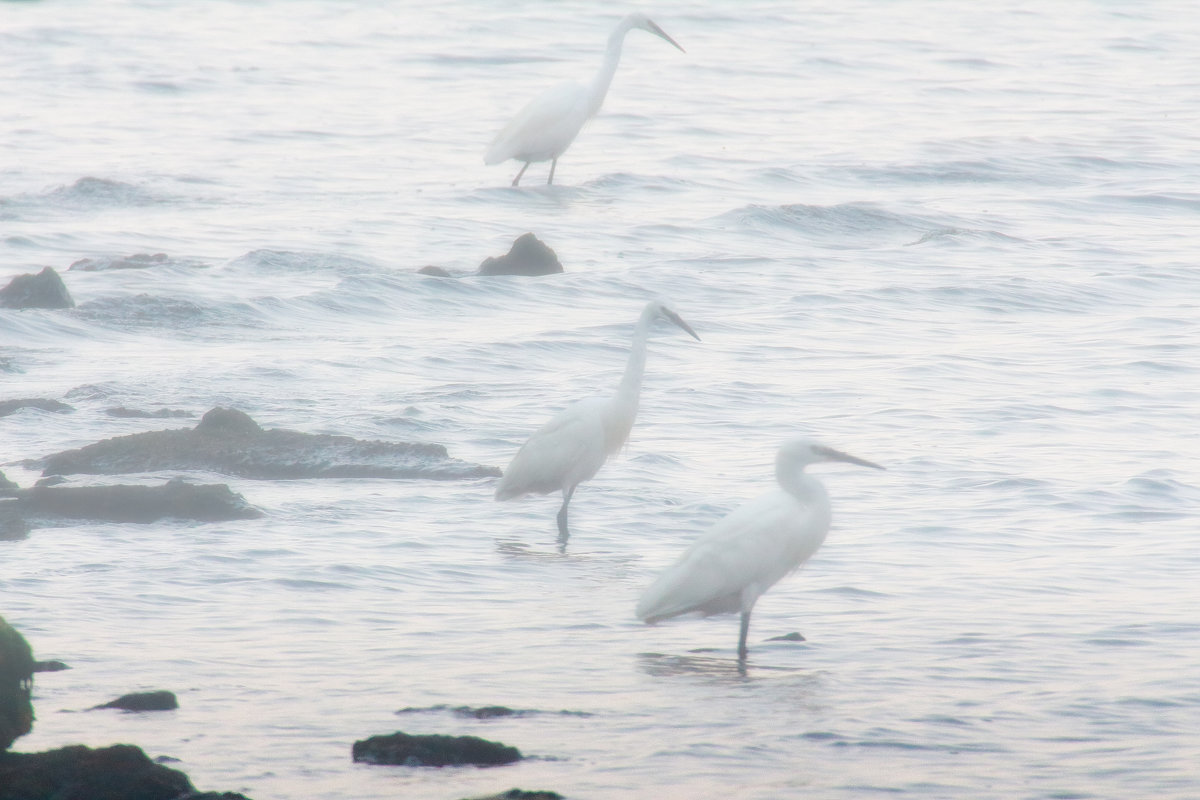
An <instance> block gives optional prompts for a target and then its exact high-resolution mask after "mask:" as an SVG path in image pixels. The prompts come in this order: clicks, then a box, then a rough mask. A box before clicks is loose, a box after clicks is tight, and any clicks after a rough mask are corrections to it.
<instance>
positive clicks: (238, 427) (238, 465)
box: [24, 408, 500, 480]
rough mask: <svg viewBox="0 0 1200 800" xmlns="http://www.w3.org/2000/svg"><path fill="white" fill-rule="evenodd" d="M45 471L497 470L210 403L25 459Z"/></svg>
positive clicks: (267, 475)
mask: <svg viewBox="0 0 1200 800" xmlns="http://www.w3.org/2000/svg"><path fill="white" fill-rule="evenodd" d="M24 464H25V466H26V467H32V468H37V467H41V468H42V470H43V473H42V474H44V475H75V474H81V473H82V474H90V475H96V474H102V475H112V474H120V473H124V472H158V471H161V470H208V471H212V472H220V473H224V474H226V475H234V476H237V477H239V478H255V479H265V480H271V479H281V478H426V479H434V480H456V479H474V478H487V477H496V476H499V475H500V470H498V469H496V468H495V467H485V466H481V465H479V464H471V463H468V462H466V461H460V460H459V459H456V458H450V457H449V455H448V454H447V453H446V448H445V447H443V446H442V445H439V444H423V443H411V442H380V441H363V440H360V439H353V438H351V437H349V436H332V435H329V434H312V433H301V432H299V431H291V430H285V429H282V428H274V429H271V430H264V429H263V428H261V427H259V425H258V423H257V422H255V421H254V420H253V419H251V418H250V417H249V416H247V415H246V414H245V413H243V412H241V411H237V410H234V409H228V408H214V409H212V410H211V411H209V412H208V413H207V414H205V415H204V417H203V418H202V419H201V420H200V423H199V424H198V425H197V426H196V427H195V428H190V429H189V428H181V429H176V430H165V431H150V432H148V433H135V434H131V435H129V436H118V437H115V438H112V439H105V440H104V441H102V442H96V443H95V444H90V445H87V446H86V447H81V448H79V449H78V450H67V451H64V452H61V453H56V454H54V455H51V456H47V457H46V458H44V459H35V460H30V461H26V462H24Z"/></svg>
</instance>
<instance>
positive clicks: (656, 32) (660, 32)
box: [646, 20, 687, 53]
mask: <svg viewBox="0 0 1200 800" xmlns="http://www.w3.org/2000/svg"><path fill="white" fill-rule="evenodd" d="M646 24H647V25H649V26H650V32H651V33H653V34H654V35H655V36H661V37H662V38H664V39H666V40H667V41H668V42H670V43H671V44H673V45H675V48H676V49H677V50H679V52H681V53H686V52H687V50H684V49H683V48H682V47H680V46H679V42H677V41H675V40H674V39H672V38H671V37H670V36H667V32H666V31H664V30H663V29H662V28H660V27H658V26H657V25H655V24H654V23H653V22H651V21H649V20H646Z"/></svg>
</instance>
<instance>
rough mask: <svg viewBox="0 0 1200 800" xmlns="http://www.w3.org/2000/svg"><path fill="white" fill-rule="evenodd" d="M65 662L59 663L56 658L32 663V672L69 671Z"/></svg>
mask: <svg viewBox="0 0 1200 800" xmlns="http://www.w3.org/2000/svg"><path fill="white" fill-rule="evenodd" d="M70 668H71V667H70V666H68V665H67V664H66V663H65V662H63V661H59V660H58V659H57V658H51V659H48V660H46V661H37V662H34V665H33V671H34V672H62V671H63V670H65V669H70Z"/></svg>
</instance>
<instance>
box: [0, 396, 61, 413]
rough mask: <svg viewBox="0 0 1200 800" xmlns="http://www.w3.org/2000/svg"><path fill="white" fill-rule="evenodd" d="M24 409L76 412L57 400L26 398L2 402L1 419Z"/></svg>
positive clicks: (0, 402) (0, 405) (0, 408)
mask: <svg viewBox="0 0 1200 800" xmlns="http://www.w3.org/2000/svg"><path fill="white" fill-rule="evenodd" d="M22 408H38V409H41V410H42V411H54V412H61V411H74V410H75V409H73V408H72V407H71V406H69V405H67V404H66V403H60V402H59V401H57V400H49V399H46V398H44V397H24V398H21V399H19V400H0V417H7V416H8V415H9V414H15V413H17V412H18V411H20V410H21V409H22Z"/></svg>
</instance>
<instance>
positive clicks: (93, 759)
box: [0, 744, 195, 800]
mask: <svg viewBox="0 0 1200 800" xmlns="http://www.w3.org/2000/svg"><path fill="white" fill-rule="evenodd" d="M194 791H195V787H193V786H192V783H191V781H189V780H188V777H187V775H185V774H183V773H182V772H180V771H179V770H175V769H171V768H170V767H164V766H162V765H161V764H155V763H154V762H153V761H151V760H150V759H149V758H148V757H147V756H146V754H145V753H144V752H142V749H141V748H140V747H135V746H133V745H131V744H116V745H112V746H111V747H101V748H96V749H95V750H93V749H91V748H89V747H84V746H83V745H73V746H71V747H64V748H61V749H59V750H49V751H47V752H44V753H5V754H3V755H0V800H177V798H179V797H180V795H186V794H188V793H189V792H194Z"/></svg>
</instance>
